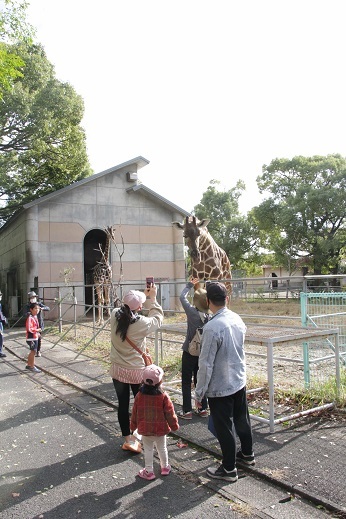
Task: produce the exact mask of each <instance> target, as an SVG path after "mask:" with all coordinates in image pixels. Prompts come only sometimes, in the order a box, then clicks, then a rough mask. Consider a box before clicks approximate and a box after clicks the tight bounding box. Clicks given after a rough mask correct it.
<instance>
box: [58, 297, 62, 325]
mask: <svg viewBox="0 0 346 519" xmlns="http://www.w3.org/2000/svg"><path fill="white" fill-rule="evenodd" d="M58 301H59V303H58V312H59V314H58V319H59V333H62V312H61V293H60V287H58Z"/></svg>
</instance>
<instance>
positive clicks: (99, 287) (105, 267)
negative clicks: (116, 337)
mask: <svg viewBox="0 0 346 519" xmlns="http://www.w3.org/2000/svg"><path fill="white" fill-rule="evenodd" d="M114 232H115V227H114V226H112V227H106V229H105V233H106V244H105V248H104V250H103V251H102V248H101V244H99V249H100V251H101V260H100V261H98V262H97V263H96V265H95V267H94V268H93V284H94V286H95V290H96V296H97V305H98V323H99V324H101V323H102V322H103V311H104V307H106V309H107V315H108V317H110V315H111V312H110V294H111V289H112V278H113V274H112V266H111V264H110V263H109V252H110V245H111V240H112V239H114Z"/></svg>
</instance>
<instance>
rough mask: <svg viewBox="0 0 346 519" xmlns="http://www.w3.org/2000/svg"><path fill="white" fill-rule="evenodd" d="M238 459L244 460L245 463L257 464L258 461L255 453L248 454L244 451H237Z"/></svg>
mask: <svg viewBox="0 0 346 519" xmlns="http://www.w3.org/2000/svg"><path fill="white" fill-rule="evenodd" d="M237 460H238V461H242V462H243V463H245V465H255V463H256V462H255V455H254V454H253V453H252V454H249V455H246V454H243V453H242V451H238V452H237Z"/></svg>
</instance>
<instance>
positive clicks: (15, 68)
mask: <svg viewBox="0 0 346 519" xmlns="http://www.w3.org/2000/svg"><path fill="white" fill-rule="evenodd" d="M27 5H28V4H27V3H26V2H20V1H19V2H18V1H16V0H5V1H3V2H2V3H1V5H0V100H1V99H2V98H3V96H4V93H5V92H8V91H10V90H11V88H12V86H13V83H14V80H15V79H16V78H18V77H22V76H23V74H22V70H21V69H22V67H23V66H24V61H23V60H22V58H21V57H20V56H18V55H17V54H16V53H15V52H13V49H12V48H11V44H16V43H19V42H22V43H25V42H27V43H31V38H32V36H33V35H34V29H33V28H32V27H31V25H30V24H28V23H27V22H26V19H25V18H26V9H27Z"/></svg>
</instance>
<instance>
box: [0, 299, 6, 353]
mask: <svg viewBox="0 0 346 519" xmlns="http://www.w3.org/2000/svg"><path fill="white" fill-rule="evenodd" d="M1 300H2V292H1V290H0V357H1V358H2V357H6V356H7V355H6V353H4V352H3V351H2V347H3V345H4V324H7V318H6V317H5V315H4V314H3V312H2V305H1Z"/></svg>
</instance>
